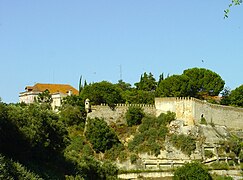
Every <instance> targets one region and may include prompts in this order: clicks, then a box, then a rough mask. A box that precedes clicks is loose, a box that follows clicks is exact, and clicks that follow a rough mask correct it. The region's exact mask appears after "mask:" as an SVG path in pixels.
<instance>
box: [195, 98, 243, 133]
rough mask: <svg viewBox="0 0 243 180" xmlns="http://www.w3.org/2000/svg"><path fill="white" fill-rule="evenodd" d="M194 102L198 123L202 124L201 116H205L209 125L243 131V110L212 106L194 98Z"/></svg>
mask: <svg viewBox="0 0 243 180" xmlns="http://www.w3.org/2000/svg"><path fill="white" fill-rule="evenodd" d="M193 102H194V109H195V114H194V119H195V121H196V123H199V122H200V119H201V115H202V114H203V117H204V118H205V119H206V121H207V123H214V124H218V125H223V126H227V127H228V128H234V129H243V108H236V107H230V106H222V105H216V104H210V103H208V102H204V101H200V100H198V99H194V98H193Z"/></svg>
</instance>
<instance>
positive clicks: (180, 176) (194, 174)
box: [173, 162, 212, 180]
mask: <svg viewBox="0 0 243 180" xmlns="http://www.w3.org/2000/svg"><path fill="white" fill-rule="evenodd" d="M173 179H174V180H187V179H190V180H211V179H212V177H211V175H210V174H209V172H208V170H207V169H206V168H205V167H204V166H203V165H202V164H200V163H197V162H193V163H187V164H185V165H184V166H182V167H179V168H177V169H176V170H175V172H174V177H173Z"/></svg>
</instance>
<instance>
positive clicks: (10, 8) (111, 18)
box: [0, 0, 243, 103]
mask: <svg viewBox="0 0 243 180" xmlns="http://www.w3.org/2000/svg"><path fill="white" fill-rule="evenodd" d="M229 3H230V0H223V1H222V0H213V1H212V0H203V1H202V0H196V1H195V0H186V1H181V0H174V1H164V0H88V1H87V0H69V1H66V0H51V1H50V0H41V1H37V0H35V1H33V0H0V68H1V69H0V79H1V80H0V97H1V99H2V101H3V102H7V103H11V102H13V103H16V102H18V100H19V98H18V96H19V93H20V92H23V91H24V90H25V87H26V86H29V85H30V86H31V85H34V84H35V83H58V84H70V85H72V86H73V87H75V88H78V84H79V78H80V76H81V75H82V77H83V80H84V79H85V80H86V81H87V82H88V83H91V82H100V81H103V80H106V81H109V82H111V83H116V82H118V80H119V79H122V80H123V81H125V82H128V83H130V84H132V85H133V84H134V83H135V82H138V81H139V79H140V76H141V74H143V73H144V72H147V73H149V72H151V73H152V74H153V75H154V77H155V78H156V79H158V77H159V75H160V74H161V73H164V74H165V75H167V74H170V75H173V74H182V73H183V70H185V69H189V68H194V67H198V68H206V69H210V70H212V71H213V72H216V73H218V74H219V75H220V76H221V77H222V79H223V80H225V83H226V86H228V87H229V88H230V89H232V90H233V89H235V88H236V87H238V86H240V85H241V84H243V78H242V77H243V70H242V68H243V20H242V17H243V5H241V6H235V7H232V8H231V12H230V14H229V18H228V19H224V10H225V9H226V8H227V7H228V4H229Z"/></svg>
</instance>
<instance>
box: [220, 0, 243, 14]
mask: <svg viewBox="0 0 243 180" xmlns="http://www.w3.org/2000/svg"><path fill="white" fill-rule="evenodd" d="M241 3H242V0H231V3H230V4H229V7H228V9H225V10H224V18H228V17H229V13H230V8H231V7H232V6H233V5H234V6H238V5H240V4H241Z"/></svg>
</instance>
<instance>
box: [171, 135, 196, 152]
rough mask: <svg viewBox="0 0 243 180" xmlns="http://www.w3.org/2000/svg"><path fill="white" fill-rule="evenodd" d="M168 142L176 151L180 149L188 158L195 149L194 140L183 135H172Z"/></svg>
mask: <svg viewBox="0 0 243 180" xmlns="http://www.w3.org/2000/svg"><path fill="white" fill-rule="evenodd" d="M170 142H171V143H172V144H173V146H175V147H176V148H177V149H180V150H181V151H182V152H183V153H185V154H187V155H189V156H190V155H191V153H192V152H193V151H194V150H195V149H196V140H195V139H194V138H193V137H191V136H187V135H184V134H179V135H177V134H173V135H172V136H171V137H170Z"/></svg>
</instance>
